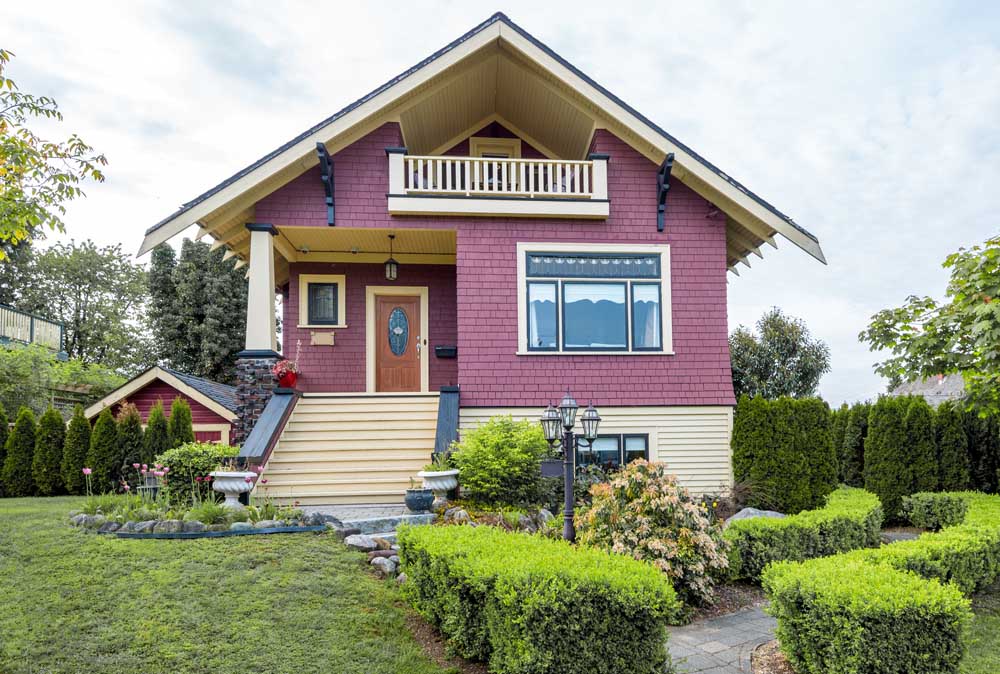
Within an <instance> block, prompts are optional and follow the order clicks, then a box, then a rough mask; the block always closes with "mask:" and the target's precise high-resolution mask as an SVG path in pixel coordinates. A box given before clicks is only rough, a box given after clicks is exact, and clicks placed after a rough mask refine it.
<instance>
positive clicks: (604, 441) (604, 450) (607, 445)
mask: <svg viewBox="0 0 1000 674" xmlns="http://www.w3.org/2000/svg"><path fill="white" fill-rule="evenodd" d="M619 442H620V437H619V436H617V435H609V436H601V437H598V438H597V439H596V440H594V444H593V445H591V446H590V447H587V448H584V447H583V446H582V445H581V446H580V448H579V450H578V453H577V459H576V461H577V465H578V466H589V465H592V464H596V465H598V466H600V467H601V468H604V469H608V468H617V467H618V465H619V464H620V463H621V454H620V450H621V447H620V444H619Z"/></svg>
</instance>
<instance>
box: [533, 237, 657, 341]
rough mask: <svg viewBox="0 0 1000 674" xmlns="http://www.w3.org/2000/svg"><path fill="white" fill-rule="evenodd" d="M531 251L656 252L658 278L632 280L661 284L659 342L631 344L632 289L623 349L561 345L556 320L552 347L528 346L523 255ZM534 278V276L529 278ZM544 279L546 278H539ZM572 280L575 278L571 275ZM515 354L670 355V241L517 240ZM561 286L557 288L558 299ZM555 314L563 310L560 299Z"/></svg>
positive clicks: (559, 331)
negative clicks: (654, 346) (651, 345)
mask: <svg viewBox="0 0 1000 674" xmlns="http://www.w3.org/2000/svg"><path fill="white" fill-rule="evenodd" d="M528 252H533V253H598V254H600V253H605V254H620V255H622V254H629V253H632V254H647V255H648V254H656V255H659V256H660V278H659V279H658V280H657V279H655V278H646V279H636V280H635V281H634V283H637V284H642V283H657V282H659V285H660V342H661V347H662V348H659V349H645V348H639V349H636V348H634V347H633V346H632V344H633V340H634V337H633V334H632V333H633V332H634V331H633V329H632V320H633V316H632V293H631V291H629V292H628V293H627V296H626V305H627V320H628V324H629V325H628V333H629V337H628V345H627V346H626V348H625V349H603V350H598V349H583V350H579V349H564V348H563V347H562V321H561V320H560V321H559V325H558V329H557V334H556V348H555V349H529V348H528V279H527V275H526V272H527V269H526V267H527V263H526V258H525V255H526V254H527V253H528ZM535 280H536V279H535V278H534V277H533V278H532V281H535ZM537 280H540V281H545V280H547V279H543V278H539V279H537ZM572 280H573V281H575V280H576V279H572ZM607 281H608V282H618V280H617V279H607ZM517 291H518V301H517V355H518V356H581V355H583V356H587V355H592V356H608V355H613V356H672V355H674V343H673V329H672V324H673V320H672V314H671V309H672V307H671V304H672V303H671V297H672V295H671V289H670V245H669V244H619V243H551V242H549V243H545V242H541V243H533V242H527V241H519V242H518V243H517ZM561 292H562V290H561V289H559V290H557V297H559V298H560V300H561ZM557 311H558V315H560V316H561V313H562V311H563V309H562V303H561V301H560V305H559V308H558V310H557Z"/></svg>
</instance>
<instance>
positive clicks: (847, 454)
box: [839, 403, 871, 487]
mask: <svg viewBox="0 0 1000 674" xmlns="http://www.w3.org/2000/svg"><path fill="white" fill-rule="evenodd" d="M870 412H871V405H869V404H868V403H854V404H853V405H851V408H850V411H849V412H848V413H847V417H846V419H845V420H844V438H843V440H842V441H841V444H840V460H839V468H840V481H841V482H843V483H844V484H846V485H849V486H851V487H861V486H863V485H864V483H865V479H864V466H865V438H866V437H867V435H868V415H869V413H870Z"/></svg>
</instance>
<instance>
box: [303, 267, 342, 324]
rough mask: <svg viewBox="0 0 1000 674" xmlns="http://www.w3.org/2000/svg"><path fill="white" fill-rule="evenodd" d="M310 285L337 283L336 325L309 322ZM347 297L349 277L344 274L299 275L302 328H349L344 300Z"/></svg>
mask: <svg viewBox="0 0 1000 674" xmlns="http://www.w3.org/2000/svg"><path fill="white" fill-rule="evenodd" d="M310 283H336V284H337V322H336V324H334V325H330V324H328V323H318V324H314V323H310V322H309V284H310ZM346 296H347V276H345V275H344V274H299V298H298V299H299V323H298V327H300V328H320V329H332V328H346V327H347V319H346V315H347V307H346V305H345V302H344V298H345V297H346Z"/></svg>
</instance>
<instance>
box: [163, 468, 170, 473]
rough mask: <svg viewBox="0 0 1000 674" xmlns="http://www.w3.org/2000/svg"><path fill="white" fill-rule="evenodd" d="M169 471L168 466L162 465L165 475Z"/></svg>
mask: <svg viewBox="0 0 1000 674" xmlns="http://www.w3.org/2000/svg"><path fill="white" fill-rule="evenodd" d="M169 472H170V468H168V467H167V466H164V467H163V474H164V475H166V474H167V473H169Z"/></svg>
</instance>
